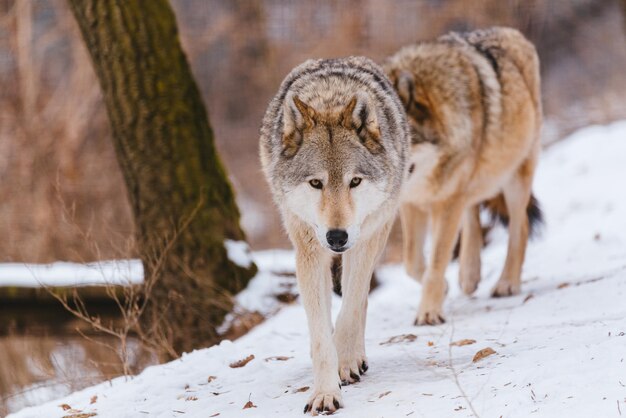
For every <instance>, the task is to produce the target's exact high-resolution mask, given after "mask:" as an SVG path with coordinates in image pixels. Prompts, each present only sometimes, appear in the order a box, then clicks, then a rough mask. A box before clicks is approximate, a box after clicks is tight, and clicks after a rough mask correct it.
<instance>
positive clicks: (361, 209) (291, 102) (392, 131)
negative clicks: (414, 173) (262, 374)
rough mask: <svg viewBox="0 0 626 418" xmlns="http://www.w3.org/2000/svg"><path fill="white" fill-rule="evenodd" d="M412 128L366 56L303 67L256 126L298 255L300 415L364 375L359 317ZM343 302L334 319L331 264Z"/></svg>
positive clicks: (336, 397)
mask: <svg viewBox="0 0 626 418" xmlns="http://www.w3.org/2000/svg"><path fill="white" fill-rule="evenodd" d="M409 142H410V133H409V126H408V123H407V120H406V115H405V113H404V110H403V108H402V104H401V103H400V100H399V98H398V96H397V94H396V93H395V91H394V89H393V86H392V85H391V84H390V82H389V80H388V79H387V77H386V76H385V74H384V73H383V71H382V69H381V68H380V67H378V66H377V65H376V64H375V63H373V62H372V61H370V60H369V59H367V58H362V57H351V58H345V59H333V60H309V61H307V62H305V63H304V64H302V65H300V66H298V67H296V68H295V69H294V70H293V71H292V72H291V73H290V74H289V75H288V76H287V78H286V79H285V80H284V81H283V83H282V84H281V86H280V89H279V91H278V93H277V95H276V96H275V98H274V99H273V100H272V102H271V103H270V105H269V108H268V109H267V112H266V114H265V117H264V119H263V124H262V128H261V138H260V154H261V163H262V166H263V171H264V173H265V176H266V177H267V180H268V182H269V185H270V189H271V190H272V194H273V197H274V200H275V202H276V204H277V206H278V208H279V210H280V212H281V215H282V218H283V222H284V225H285V228H286V229H287V232H288V234H289V237H290V239H291V241H292V243H293V245H294V247H295V250H296V274H297V278H298V286H299V289H300V295H301V300H302V304H303V305H304V309H305V311H306V315H307V320H308V327H309V333H310V338H311V357H312V360H313V377H314V388H313V390H312V395H311V397H310V398H309V401H308V403H307V404H306V405H305V412H308V411H311V412H312V413H313V414H317V413H318V412H334V411H335V410H336V409H338V408H340V407H341V406H342V399H341V388H340V385H341V384H348V383H353V382H355V381H358V380H359V379H360V375H361V374H362V373H364V372H365V371H366V370H367V368H368V364H367V358H366V355H365V341H364V332H365V315H366V309H367V294H368V290H369V283H370V278H371V275H372V271H373V269H374V267H375V264H376V262H377V260H378V259H379V257H380V255H381V253H382V251H383V248H384V246H385V243H386V241H387V237H388V234H389V230H390V229H391V225H392V223H393V220H394V217H395V214H396V211H397V209H398V205H399V197H400V190H401V186H402V184H403V181H404V179H405V177H406V173H407V171H406V167H405V166H406V157H407V154H408V147H409ZM337 254H341V256H342V259H343V260H342V264H343V269H342V290H343V303H342V306H341V311H340V312H339V316H338V317H337V321H336V324H335V329H334V332H333V324H332V320H331V312H330V308H331V292H332V277H331V261H332V258H333V257H334V256H336V255H337Z"/></svg>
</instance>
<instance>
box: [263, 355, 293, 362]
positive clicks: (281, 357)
mask: <svg viewBox="0 0 626 418" xmlns="http://www.w3.org/2000/svg"><path fill="white" fill-rule="evenodd" d="M290 358H293V357H287V356H273V357H268V358H266V359H265V361H272V360H273V361H287V360H289V359H290Z"/></svg>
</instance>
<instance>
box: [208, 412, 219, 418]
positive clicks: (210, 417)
mask: <svg viewBox="0 0 626 418" xmlns="http://www.w3.org/2000/svg"><path fill="white" fill-rule="evenodd" d="M219 414H220V413H219V412H216V413H214V414H213V415H209V418H213V417H216V416H218V415H219Z"/></svg>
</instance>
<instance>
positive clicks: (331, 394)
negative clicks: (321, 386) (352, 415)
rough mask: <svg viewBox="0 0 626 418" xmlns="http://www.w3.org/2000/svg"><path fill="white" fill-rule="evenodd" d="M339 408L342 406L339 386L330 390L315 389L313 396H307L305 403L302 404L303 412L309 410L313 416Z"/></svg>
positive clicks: (329, 412)
mask: <svg viewBox="0 0 626 418" xmlns="http://www.w3.org/2000/svg"><path fill="white" fill-rule="evenodd" d="M339 408H343V401H342V400H341V390H339V388H338V389H336V390H330V391H321V390H316V391H315V392H314V393H313V396H311V398H309V401H308V402H307V404H306V405H304V413H305V414H306V413H307V412H310V413H311V415H313V416H315V415H318V414H323V415H330V414H332V413H334V412H336V411H337V410H338V409H339Z"/></svg>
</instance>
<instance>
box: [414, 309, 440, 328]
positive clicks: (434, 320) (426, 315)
mask: <svg viewBox="0 0 626 418" xmlns="http://www.w3.org/2000/svg"><path fill="white" fill-rule="evenodd" d="M444 322H446V319H445V318H444V317H443V314H442V313H441V310H440V309H431V310H422V309H420V311H419V312H418V314H417V318H415V325H440V324H443V323H444Z"/></svg>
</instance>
